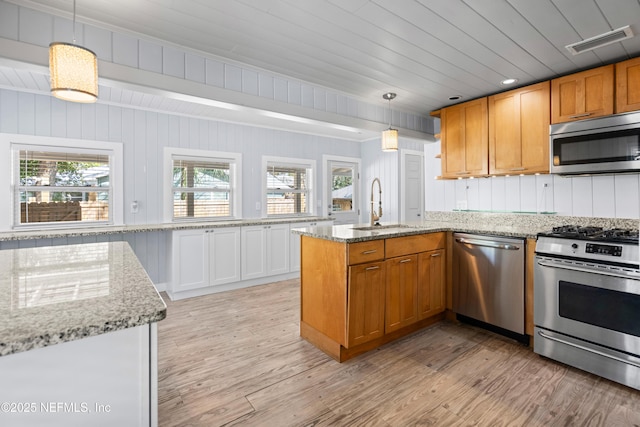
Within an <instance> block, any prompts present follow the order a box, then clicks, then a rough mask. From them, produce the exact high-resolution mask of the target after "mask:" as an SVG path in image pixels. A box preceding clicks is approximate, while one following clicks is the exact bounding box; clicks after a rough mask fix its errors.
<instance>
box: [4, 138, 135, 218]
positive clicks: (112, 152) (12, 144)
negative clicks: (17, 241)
mask: <svg viewBox="0 0 640 427" xmlns="http://www.w3.org/2000/svg"><path fill="white" fill-rule="evenodd" d="M24 149H28V150H33V151H45V152H46V151H49V152H61V153H65V152H67V153H74V152H76V153H92V152H93V153H96V154H102V155H107V156H108V157H109V194H110V195H109V219H108V220H107V221H84V222H83V221H56V222H43V223H38V222H30V223H25V224H20V223H19V218H20V205H19V202H20V197H19V195H18V187H20V160H19V158H20V150H24ZM0 150H2V151H3V152H5V153H6V154H7V155H6V156H3V157H5V159H6V160H5V163H4V164H2V163H0V166H3V167H0V170H2V172H0V179H4V182H8V183H9V185H5V186H2V190H0V197H2V196H4V199H5V200H10V203H11V208H10V209H3V210H1V211H3V212H2V213H0V230H1V229H7V230H42V229H51V228H63V229H68V228H76V229H77V228H90V227H104V226H112V225H123V224H124V211H123V207H124V187H123V182H124V179H123V149H122V144H121V143H116V142H107V141H97V140H83V139H67V138H54V137H45V136H34V135H18V134H0Z"/></svg>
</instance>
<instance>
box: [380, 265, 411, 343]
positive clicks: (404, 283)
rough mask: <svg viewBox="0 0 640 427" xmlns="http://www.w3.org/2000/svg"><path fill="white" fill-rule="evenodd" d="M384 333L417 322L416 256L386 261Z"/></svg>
mask: <svg viewBox="0 0 640 427" xmlns="http://www.w3.org/2000/svg"><path fill="white" fill-rule="evenodd" d="M386 264H387V277H386V301H385V310H386V314H385V333H389V332H393V331H395V330H398V329H400V328H403V327H405V326H407V325H410V324H412V323H414V322H415V321H417V320H418V314H417V310H418V307H417V295H418V256H417V255H409V256H404V257H398V258H392V259H389V260H387V261H386Z"/></svg>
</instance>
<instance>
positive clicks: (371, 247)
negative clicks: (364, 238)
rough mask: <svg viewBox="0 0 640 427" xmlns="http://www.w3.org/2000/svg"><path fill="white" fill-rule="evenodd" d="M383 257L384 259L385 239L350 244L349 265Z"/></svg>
mask: <svg viewBox="0 0 640 427" xmlns="http://www.w3.org/2000/svg"><path fill="white" fill-rule="evenodd" d="M382 259H384V240H370V241H368V242H360V243H351V244H349V260H348V264H349V265H353V264H361V263H363V262H370V261H378V260H382Z"/></svg>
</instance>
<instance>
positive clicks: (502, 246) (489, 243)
mask: <svg viewBox="0 0 640 427" xmlns="http://www.w3.org/2000/svg"><path fill="white" fill-rule="evenodd" d="M456 242H458V243H462V244H465V245H475V246H484V247H487V248H496V249H506V250H509V251H517V250H518V249H520V247H518V246H515V245H507V244H503V243H496V242H492V241H485V240H471V239H460V238H458V239H456Z"/></svg>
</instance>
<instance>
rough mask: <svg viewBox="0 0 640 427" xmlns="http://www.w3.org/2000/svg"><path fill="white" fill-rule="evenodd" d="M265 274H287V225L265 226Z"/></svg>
mask: <svg viewBox="0 0 640 427" xmlns="http://www.w3.org/2000/svg"><path fill="white" fill-rule="evenodd" d="M266 227H267V229H266V230H267V274H268V275H275V274H285V273H288V272H289V224H276V225H267V226H266Z"/></svg>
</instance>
